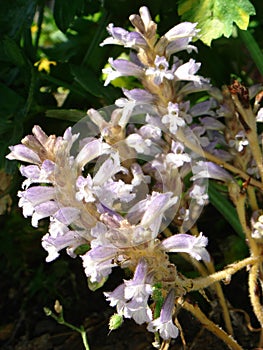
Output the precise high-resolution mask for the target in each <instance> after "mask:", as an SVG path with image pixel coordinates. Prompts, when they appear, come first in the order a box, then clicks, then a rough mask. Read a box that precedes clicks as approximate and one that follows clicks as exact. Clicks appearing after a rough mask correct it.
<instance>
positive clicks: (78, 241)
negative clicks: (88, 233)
mask: <svg viewBox="0 0 263 350" xmlns="http://www.w3.org/2000/svg"><path fill="white" fill-rule="evenodd" d="M85 243H87V240H85V239H84V238H83V237H82V236H81V235H80V234H79V233H78V232H76V231H71V230H69V229H67V231H66V232H63V231H61V232H57V234H56V235H54V234H52V235H51V234H50V233H47V234H46V235H44V236H43V238H42V247H43V248H44V249H45V250H46V251H47V252H48V256H47V257H46V261H47V262H50V261H53V260H55V259H56V258H57V257H58V256H59V252H60V250H62V249H65V248H67V253H68V255H70V256H71V257H72V258H75V257H76V254H75V253H74V251H75V249H76V248H78V247H79V246H80V245H82V244H85Z"/></svg>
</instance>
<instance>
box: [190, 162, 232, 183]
mask: <svg viewBox="0 0 263 350" xmlns="http://www.w3.org/2000/svg"><path fill="white" fill-rule="evenodd" d="M192 172H193V176H192V177H191V180H192V181H195V180H198V179H204V178H211V179H215V180H221V181H224V182H226V183H228V182H230V181H234V178H233V176H231V175H230V174H229V173H228V172H227V171H226V170H225V169H224V168H222V167H220V166H219V165H217V164H215V163H213V162H205V161H202V160H201V161H198V162H197V163H196V164H194V165H193V166H192Z"/></svg>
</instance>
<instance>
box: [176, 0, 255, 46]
mask: <svg viewBox="0 0 263 350" xmlns="http://www.w3.org/2000/svg"><path fill="white" fill-rule="evenodd" d="M178 13H179V15H180V16H182V20H183V21H190V22H194V23H196V22H197V23H198V25H197V28H199V29H200V33H199V35H200V39H201V40H202V41H203V42H204V43H205V44H206V45H208V46H210V45H211V41H212V40H213V39H217V38H219V37H221V36H222V35H224V36H225V37H227V38H229V37H230V35H231V34H232V32H233V26H234V24H236V25H237V26H238V27H239V28H240V29H243V30H245V29H247V27H248V23H249V16H250V15H254V14H255V8H254V6H253V5H252V4H251V2H250V1H249V0H232V1H231V0H180V2H179V6H178Z"/></svg>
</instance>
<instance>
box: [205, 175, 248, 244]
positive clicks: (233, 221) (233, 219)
mask: <svg viewBox="0 0 263 350" xmlns="http://www.w3.org/2000/svg"><path fill="white" fill-rule="evenodd" d="M208 195H209V201H210V203H211V204H212V205H213V206H214V207H215V208H216V209H217V210H218V211H219V213H221V214H222V215H223V217H224V218H225V219H226V221H227V222H228V223H229V224H230V225H231V226H232V228H233V229H234V230H235V231H236V233H237V234H238V235H239V236H240V237H242V238H244V232H243V229H242V227H241V224H240V222H239V220H238V216H237V211H236V208H234V207H233V205H232V204H231V203H230V202H229V199H228V198H227V197H226V196H224V195H223V194H222V193H220V191H219V190H218V189H217V188H216V186H215V185H214V184H213V183H212V182H211V181H209V187H208Z"/></svg>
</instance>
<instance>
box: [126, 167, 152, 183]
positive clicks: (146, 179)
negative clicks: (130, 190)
mask: <svg viewBox="0 0 263 350" xmlns="http://www.w3.org/2000/svg"><path fill="white" fill-rule="evenodd" d="M131 172H132V175H133V179H132V181H131V184H132V185H133V186H134V187H135V186H139V185H140V184H141V183H143V184H149V183H150V182H151V177H150V176H149V175H144V173H143V171H142V168H141V167H140V165H139V164H137V163H134V164H132V166H131Z"/></svg>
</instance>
